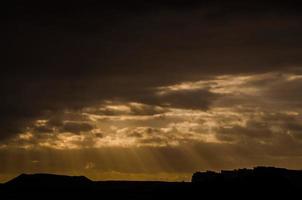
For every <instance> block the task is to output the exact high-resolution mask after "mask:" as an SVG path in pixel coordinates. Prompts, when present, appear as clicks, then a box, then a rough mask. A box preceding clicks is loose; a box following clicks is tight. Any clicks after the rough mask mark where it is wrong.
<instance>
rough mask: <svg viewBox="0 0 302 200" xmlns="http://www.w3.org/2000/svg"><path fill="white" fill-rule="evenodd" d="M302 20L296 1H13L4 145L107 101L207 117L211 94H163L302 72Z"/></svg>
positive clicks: (0, 128) (1, 117) (3, 84)
mask: <svg viewBox="0 0 302 200" xmlns="http://www.w3.org/2000/svg"><path fill="white" fill-rule="evenodd" d="M299 11H300V10H299V6H298V4H296V3H295V2H293V1H287V2H284V3H277V2H274V3H271V2H269V3H263V2H260V1H244V2H242V1H240V2H239V1H227V2H222V1H211V2H210V1H209V2H205V3H196V1H190V3H189V4H186V3H184V1H177V3H175V2H174V3H172V1H168V2H167V3H158V2H147V1H144V2H143V3H142V2H139V1H132V2H131V3H127V4H125V3H120V4H119V3H118V2H114V3H106V4H105V3H104V4H103V3H99V2H97V1H87V2H86V1H85V3H83V2H82V3H76V2H72V3H63V2H58V1H43V3H42V1H11V2H10V6H8V7H6V12H3V13H2V14H1V22H2V28H3V30H4V31H2V33H1V38H2V39H3V40H4V41H3V44H2V49H3V52H2V56H3V59H1V61H0V62H1V63H0V64H1V67H2V68H3V69H2V71H1V75H0V78H1V81H0V88H1V99H0V113H1V114H0V139H3V138H7V137H9V136H12V135H14V134H16V133H19V132H22V131H24V130H25V129H26V127H27V126H29V125H30V124H31V123H32V121H33V120H36V119H38V118H40V117H41V116H45V115H46V114H45V113H52V112H57V111H61V110H68V109H73V110H79V109H81V108H83V107H87V106H88V107H89V106H92V105H97V104H98V103H99V102H102V101H104V100H108V99H109V100H110V99H117V100H119V99H121V100H126V101H127V100H130V101H137V102H141V103H146V104H152V105H153V104H157V105H161V104H170V105H171V106H174V107H181V108H194V109H195V108H202V109H206V108H208V106H209V105H210V104H211V100H212V99H213V95H212V94H211V93H210V92H208V91H205V90H204V91H200V92H199V93H198V92H196V91H195V92H196V93H193V92H189V93H185V92H182V93H178V94H169V95H167V96H165V97H162V98H158V97H157V96H155V94H154V93H153V92H154V88H156V87H159V86H163V85H169V84H173V83H176V82H181V81H188V80H197V79H203V78H205V77H209V76H212V75H217V74H238V73H258V72H267V71H274V70H281V71H282V70H283V69H284V68H287V67H289V66H299V65H300V64H302V63H301V62H302V60H301V57H302V55H301V52H302V51H301V46H302V41H301V37H300V35H301V34H302V29H301V26H300V24H301V12H299ZM4 53H5V54H4ZM291 88H292V90H291V91H293V92H296V91H297V88H295V86H292V87H291ZM195 94H196V95H198V97H197V96H196V95H195ZM291 95H292V93H290V94H288V95H287V97H288V98H294V97H295V95H294V96H293V97H292V96H291Z"/></svg>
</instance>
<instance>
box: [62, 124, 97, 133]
mask: <svg viewBox="0 0 302 200" xmlns="http://www.w3.org/2000/svg"><path fill="white" fill-rule="evenodd" d="M92 129H93V126H92V125H91V124H88V123H75V122H67V123H65V124H64V126H63V129H62V131H63V132H71V133H80V132H87V131H91V130H92Z"/></svg>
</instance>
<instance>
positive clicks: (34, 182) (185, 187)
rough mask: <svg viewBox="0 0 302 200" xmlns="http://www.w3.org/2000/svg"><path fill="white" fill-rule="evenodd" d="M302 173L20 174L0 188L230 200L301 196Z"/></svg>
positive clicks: (72, 195)
mask: <svg viewBox="0 0 302 200" xmlns="http://www.w3.org/2000/svg"><path fill="white" fill-rule="evenodd" d="M301 191H302V171H297V170H287V169H281V168H273V167H256V168H254V169H239V170H233V171H221V172H220V173H216V172H210V171H208V172H196V173H194V174H193V176H192V182H186V183H185V182H152V181H146V182H141V181H140V182H136V181H91V180H89V179H87V178H86V177H84V176H62V175H51V174H33V175H27V174H21V175H20V176H18V177H16V178H14V179H12V180H11V181H8V182H7V183H4V184H1V185H0V198H1V199H57V198H59V199H62V198H67V199H207V198H209V197H211V198H215V197H223V198H233V199H235V198H236V199H239V198H240V199H263V198H273V197H274V198H275V197H279V198H280V197H281V198H287V199H288V198H290V197H294V196H295V198H296V199H300V198H301V196H302V193H301Z"/></svg>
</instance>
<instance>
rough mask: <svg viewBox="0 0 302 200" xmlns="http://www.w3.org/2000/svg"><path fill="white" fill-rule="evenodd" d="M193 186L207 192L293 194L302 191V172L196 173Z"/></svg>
mask: <svg viewBox="0 0 302 200" xmlns="http://www.w3.org/2000/svg"><path fill="white" fill-rule="evenodd" d="M192 183H193V185H197V186H199V187H201V186H202V187H203V188H205V189H206V190H207V189H208V190H211V189H213V188H215V189H218V190H220V191H232V190H234V189H236V190H238V191H240V192H241V193H243V192H249V193H251V191H253V192H254V193H265V194H272V195H273V194H280V195H281V194H293V193H294V192H298V191H300V190H301V189H302V171H300V170H288V169H283V168H275V167H255V168H253V169H237V170H230V171H228V170H222V171H221V172H220V173H217V172H213V171H206V172H196V173H194V174H193V176H192Z"/></svg>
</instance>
